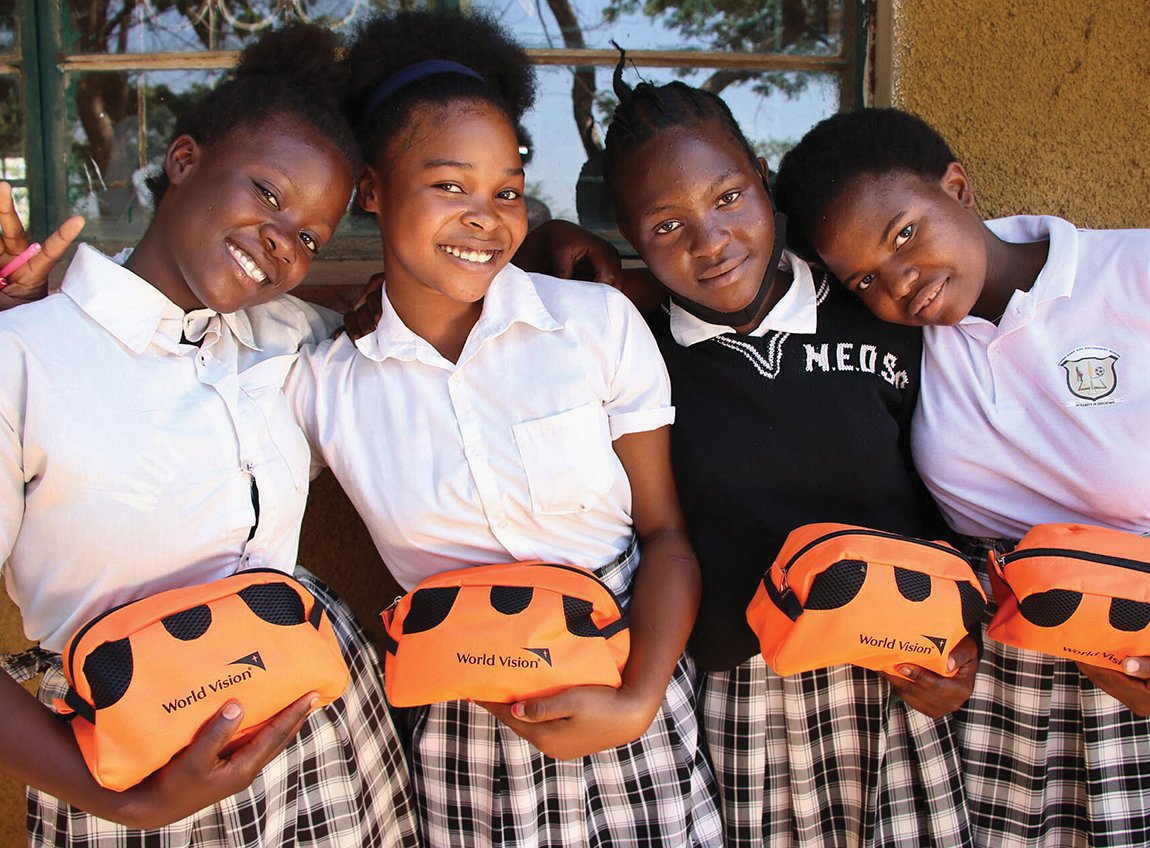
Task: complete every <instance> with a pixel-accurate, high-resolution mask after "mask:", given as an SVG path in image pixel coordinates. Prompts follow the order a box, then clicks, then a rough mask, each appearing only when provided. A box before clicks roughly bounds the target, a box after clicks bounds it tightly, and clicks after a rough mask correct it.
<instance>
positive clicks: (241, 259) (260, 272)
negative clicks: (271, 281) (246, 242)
mask: <svg viewBox="0 0 1150 848" xmlns="http://www.w3.org/2000/svg"><path fill="white" fill-rule="evenodd" d="M227 246H228V253H230V254H231V256H232V259H234V260H235V261H236V264H237V265H239V266H240V269H241V270H242V271H243V272H244V273H245V274H247V275H248V276H249V277H251V278H252V279H253V280H255V281H256V282H257V283H265V282H267V279H268V275H267V273H266V272H265V271H264V269H263V268H261V267H260V266H259V264H258V263H257V262H256V261H255V259H253V258H252V256H251V254H250V253H248V252H247V251H245V250H241V249H240V248H239V247H237V246H236V245H234V244H232V243H231V242H230V241H229V242H227Z"/></svg>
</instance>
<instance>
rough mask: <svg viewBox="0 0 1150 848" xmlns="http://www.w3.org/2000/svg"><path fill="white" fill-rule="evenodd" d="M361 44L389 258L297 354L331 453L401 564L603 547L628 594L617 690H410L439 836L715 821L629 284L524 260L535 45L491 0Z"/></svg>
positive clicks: (410, 576)
mask: <svg viewBox="0 0 1150 848" xmlns="http://www.w3.org/2000/svg"><path fill="white" fill-rule="evenodd" d="M349 63H350V66H351V69H352V74H353V80H354V81H355V87H356V90H355V91H354V92H353V98H352V104H353V112H352V114H353V115H354V116H355V120H356V121H357V122H358V127H359V135H360V139H361V142H362V144H363V146H364V150H365V152H366V160H367V164H366V166H365V167H364V169H363V171H362V173H361V175H360V178H359V183H358V195H359V203H360V205H361V206H363V208H364V209H366V210H367V211H368V212H370V213H372V214H373V215H374V216H375V218H376V220H377V221H378V224H379V230H380V235H381V237H382V242H383V260H384V269H385V274H386V283H385V287H384V299H383V315H382V318H381V320H380V322H379V326H378V327H377V328H376V329H375V331H374V332H373V333H372V334H370V335H368V336H365V337H364V338H362V339H360V340H359V341H358V342H355V343H353V342H352V341H351V340H349V339H347V338H341V339H338V340H336V341H334V342H332V343H330V344H324V345H321V346H320V347H319V348H318V349H317V350H316V351H315V353H314V354H313V355H309V356H307V357H305V358H303V359H301V361H300V363H299V365H297V367H296V369H295V370H294V371H293V374H292V378H291V380H290V381H289V394H290V395H291V396H292V398H293V401H294V404H295V407H296V410H297V414H298V415H299V416H300V419H301V421H302V422H303V426H304V429H305V431H306V432H307V433H308V436H309V438H310V440H311V441H312V443H313V445H314V446H315V451H316V453H317V454H318V456H319V458H320V459H322V461H324V462H326V463H327V464H328V465H330V466H331V468H332V470H333V471H334V472H335V475H336V477H337V478H338V479H339V480H340V482H341V484H342V485H343V487H344V489H345V490H346V491H347V492H348V494H349V496H350V498H351V500H352V502H353V503H354V504H355V506H356V508H357V509H358V510H359V512H360V514H361V516H362V517H363V518H364V520H365V523H366V525H367V527H368V528H369V530H370V532H371V533H372V536H373V538H374V540H375V543H376V545H377V547H378V548H379V551H380V553H381V554H382V556H383V558H384V560H385V561H386V562H387V564H388V566H389V568H390V569H391V571H392V573H393V574H394V575H395V577H396V578H397V579H398V581H399V582H400V584H401V585H402V586H404V588H407V589H410V588H412V587H413V586H414V585H416V584H417V583H418V582H419V581H420V580H421V579H423V578H425V577H428V576H430V575H433V574H436V573H438V572H441V571H446V570H449V569H455V568H460V567H463V566H467V565H472V564H484V563H500V562H509V561H515V560H535V559H541V560H544V561H550V562H558V563H573V564H578V565H584V566H587V567H589V568H592V569H595V570H596V571H597V572H598V574H599V576H600V577H601V579H603V580H604V582H606V583H607V584H608V585H609V586H610V587H611V588H612V589H613V590H614V591H615V592H616V593H617V594H618V595H619V596H620V597H621V598H623V599H627V598H628V597H630V599H631V600H630V621H631V639H632V642H631V645H632V647H631V654H630V659H629V660H628V662H627V666H626V668H625V670H624V672H623V685H622V688H620V689H617V690H616V689H612V688H609V687H593V686H583V687H574V688H572V689H568V690H566V691H564V692H561V693H559V694H557V695H555V696H553V697H550V698H546V699H540V700H534V701H528V702H519V703H516V704H507V705H487V708H484V706H481V705H479V704H475V703H470V702H467V701H452V702H447V703H439V704H433V705H430V706H427V707H417V708H412V709H411V710H408V711H405V714H404V715H403V723H404V725H405V726H406V728H407V731H408V733H409V749H410V752H411V765H412V776H413V782H414V785H415V788H416V791H417V795H418V804H419V808H420V814H421V818H422V825H423V837H424V839H425V840H426V841H427V844H429V845H433V846H444V845H458V846H467V848H474V847H475V846H503V848H511V847H512V846H556V848H558V846H578V845H611V846H651V848H656V846H658V848H665V846H668V845H676V846H702V845H716V846H717V845H720V844H721V841H722V837H721V832H720V827H719V821H718V815H717V812H716V807H715V801H714V797H713V794H712V793H713V784H712V782H711V779H710V772H709V769H708V768H707V765H706V762H705V758H704V755H703V752H702V751H701V750H700V748H699V745H698V739H697V736H698V727H697V724H696V722H695V717H694V701H693V698H692V694H691V685H690V671H691V669H690V666H689V664H688V663H687V661H686V660H685V659H684V658H683V646H684V643H685V642H686V638H687V634H688V632H689V630H690V627H691V622H692V620H693V618H694V613H695V606H696V604H697V600H698V568H697V564H696V561H695V557H694V554H693V552H692V551H691V548H690V545H689V543H688V541H687V538H686V533H685V531H684V528H683V523H682V516H681V514H680V511H679V506H678V501H677V499H676V497H675V488H674V483H673V481H672V479H671V471H670V462H669V436H670V434H669V426H668V425H669V424H670V422H671V419H672V417H673V409H672V407H671V406H670V397H669V386H668V384H667V376H666V372H665V370H664V369H663V366H662V363H661V361H660V358H659V355H658V351H657V350H656V348H655V344H654V341H653V340H652V339H651V336H650V333H649V332H648V330H647V328H646V327H645V325H644V324H643V322H642V319H641V318H640V317H639V315H638V314H637V313H636V312H635V310H634V308H633V307H631V305H630V304H629V303H628V302H627V300H626V298H624V297H623V296H622V295H620V294H619V293H618V292H616V291H614V290H613V289H611V288H609V287H607V286H603V285H598V284H587V283H577V282H569V281H561V280H557V279H554V278H551V277H545V276H541V275H535V274H527V273H525V272H523V271H520V270H519V269H518V268H516V267H514V266H513V265H510V264H508V263H509V262H510V259H511V256H512V254H513V253H515V251H516V250H517V249H518V247H519V245H520V243H521V242H522V241H523V238H524V234H525V233H526V230H527V213H526V205H525V202H524V198H523V190H524V186H523V181H524V176H523V166H522V162H521V160H520V157H519V153H518V142H517V139H516V133H515V126H516V123H517V121H518V119H519V117H520V116H521V114H522V112H523V111H524V110H525V109H526V108H527V107H528V106H529V105H530V103H531V99H532V93H533V75H532V71H531V68H530V65H529V64H528V62H527V59H526V56H525V55H524V54H523V51H522V50H520V49H519V48H518V47H516V46H515V45H514V44H512V43H511V42H510V41H509V40H508V38H507V36H506V35H505V34H504V33H503V32H502V30H500V29H499V28H498V27H497V26H496V25H494V24H493V23H491V22H489V21H488V20H487V19H485V18H482V17H479V16H468V17H463V16H459V15H454V14H433V13H427V12H400V13H396V14H393V15H384V16H381V17H379V18H377V19H375V20H374V21H372V22H371V23H370V24H368V25H367V26H365V28H364V29H363V30H362V31H360V32H359V33H358V35H357V37H356V40H355V43H354V44H353V45H352V47H351V50H350V52H349ZM636 536H637V538H638V546H636V544H635V541H634V540H635V537H636ZM640 551H641V559H642V563H641V565H640Z"/></svg>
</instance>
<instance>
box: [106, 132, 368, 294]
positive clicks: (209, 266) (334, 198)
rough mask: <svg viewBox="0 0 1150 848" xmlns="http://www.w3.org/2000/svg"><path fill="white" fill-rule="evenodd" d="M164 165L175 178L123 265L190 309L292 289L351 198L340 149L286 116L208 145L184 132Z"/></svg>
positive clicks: (348, 175) (349, 171)
mask: <svg viewBox="0 0 1150 848" xmlns="http://www.w3.org/2000/svg"><path fill="white" fill-rule="evenodd" d="M164 165H165V168H166V170H167V173H168V176H169V179H170V180H171V184H170V185H169V187H168V189H167V191H166V192H165V193H164V196H163V198H162V199H161V201H160V203H159V206H158V208H157V210H156V216H155V218H154V219H153V223H152V226H151V227H149V230H148V232H147V233H146V234H145V236H144V238H143V239H142V240H141V242H140V245H139V246H138V247H137V248H136V250H135V251H134V252H133V253H132V255H131V257H130V258H129V260H128V262H127V266H128V267H129V268H130V269H131V270H132V271H134V272H135V273H137V274H139V275H140V276H141V277H143V278H144V279H146V280H148V281H149V282H151V283H152V285H154V286H155V287H156V288H158V289H159V290H160V291H162V292H163V293H164V294H165V295H167V296H168V297H169V298H170V299H171V300H172V302H174V303H175V304H176V305H177V306H180V307H182V308H183V309H186V310H191V309H198V308H201V307H208V308H211V309H214V310H216V311H217V312H235V311H236V310H238V309H243V308H245V307H249V306H254V305H256V304H260V303H266V302H268V301H270V300H272V299H273V298H275V297H278V296H279V295H281V294H283V293H285V292H288V291H291V290H292V289H293V288H295V287H296V286H297V285H299V284H300V282H302V281H303V279H304V277H305V276H306V275H307V272H308V270H309V269H310V267H311V263H312V260H313V259H314V258H315V256H316V253H317V252H318V250H319V249H320V248H321V247H323V245H325V244H326V243H327V242H328V240H330V239H331V236H332V233H333V232H334V231H335V228H336V226H337V225H338V223H339V220H340V218H342V217H343V213H344V211H345V210H346V208H347V203H348V201H349V200H350V198H351V188H352V179H353V173H352V169H351V165H350V164H349V163H348V161H347V157H346V155H345V154H344V153H342V152H341V151H340V150H339V149H338V148H337V147H336V146H335V145H334V144H332V143H331V142H330V141H328V140H327V139H325V138H323V137H322V136H320V135H319V133H317V132H315V131H313V130H310V129H308V128H307V127H306V125H305V124H302V123H300V122H291V121H288V120H286V119H283V120H278V121H273V122H271V123H269V124H261V125H255V126H242V127H237V128H235V129H233V130H232V131H231V132H229V133H228V134H227V135H225V136H224V137H223V138H221V139H220V140H219V141H217V142H215V143H214V144H211V145H209V146H202V145H200V144H198V143H197V142H196V141H195V139H193V138H191V137H190V136H187V135H184V136H180V137H179V138H177V139H176V140H175V141H173V142H172V144H171V146H170V147H169V149H168V153H167V156H166V157H165V162H164Z"/></svg>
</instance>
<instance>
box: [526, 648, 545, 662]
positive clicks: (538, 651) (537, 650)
mask: <svg viewBox="0 0 1150 848" xmlns="http://www.w3.org/2000/svg"><path fill="white" fill-rule="evenodd" d="M523 650H525V651H530V652H531V653H533V654H535V656H537V657H539V659H541V660H543V662H545V663H547V665H551V649H550V648H524V649H523Z"/></svg>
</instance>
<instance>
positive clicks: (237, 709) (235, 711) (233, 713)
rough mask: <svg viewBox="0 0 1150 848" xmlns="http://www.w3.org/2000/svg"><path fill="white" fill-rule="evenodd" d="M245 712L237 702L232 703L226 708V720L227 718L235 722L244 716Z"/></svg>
mask: <svg viewBox="0 0 1150 848" xmlns="http://www.w3.org/2000/svg"><path fill="white" fill-rule="evenodd" d="M243 711H244V710H243V707H241V706H240V705H239V704H237V703H236V702H235V701H232V702H231V703H230V704H228V705H227V706H225V707H224V718H226V719H227V720H228V721H235V720H236V719H237V718H239V717H240V716H241V715H242V714H243Z"/></svg>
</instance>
